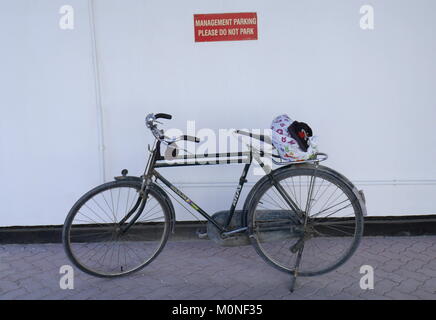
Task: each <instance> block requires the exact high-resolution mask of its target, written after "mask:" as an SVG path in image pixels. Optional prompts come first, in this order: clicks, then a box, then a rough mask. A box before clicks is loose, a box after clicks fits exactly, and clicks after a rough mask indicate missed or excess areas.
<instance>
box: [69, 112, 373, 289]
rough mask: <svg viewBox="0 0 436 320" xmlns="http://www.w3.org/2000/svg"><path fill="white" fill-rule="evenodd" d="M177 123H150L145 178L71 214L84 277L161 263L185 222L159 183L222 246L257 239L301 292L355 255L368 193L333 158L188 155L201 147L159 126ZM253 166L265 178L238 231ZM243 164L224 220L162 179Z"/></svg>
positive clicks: (93, 194) (108, 187)
mask: <svg viewBox="0 0 436 320" xmlns="http://www.w3.org/2000/svg"><path fill="white" fill-rule="evenodd" d="M171 118H172V116H171V115H168V114H164V113H158V114H156V115H154V114H149V115H148V116H147V117H146V126H147V127H148V128H149V129H150V130H151V132H152V134H153V136H154V138H155V139H154V143H153V147H152V148H150V146H149V152H150V155H149V158H148V161H147V165H146V168H145V170H144V173H143V175H142V176H140V177H137V176H129V175H127V174H128V171H127V170H126V169H124V170H123V171H122V175H121V176H117V177H115V180H114V181H111V182H107V183H104V184H102V185H100V186H97V187H96V188H94V189H92V190H90V191H89V192H87V193H86V194H85V195H83V196H82V197H81V198H80V199H79V200H78V201H77V202H76V203H75V204H74V205H73V207H72V208H71V210H70V212H69V213H68V216H67V218H66V220H65V224H64V227H63V234H62V239H63V244H64V248H65V251H66V253H67V256H68V257H69V259H70V260H71V261H72V262H73V264H74V265H75V266H76V267H78V268H79V269H80V270H82V271H84V272H86V273H88V274H91V275H94V276H98V277H118V276H123V275H127V274H130V273H132V272H135V271H137V270H140V269H142V268H144V267H145V266H146V265H148V264H149V263H150V262H151V261H152V260H154V259H155V258H156V257H157V256H158V254H159V253H160V252H161V251H162V249H163V247H164V246H165V244H166V242H167V240H168V237H169V234H170V232H174V230H175V222H176V217H175V210H174V206H173V204H172V202H171V199H170V197H169V196H168V193H167V192H166V191H165V190H164V188H163V187H161V186H160V184H158V181H159V182H160V183H163V185H165V186H166V187H167V188H169V189H170V190H171V191H172V192H174V193H175V195H176V196H178V197H179V198H181V199H182V200H183V201H184V202H185V203H186V204H188V205H189V206H190V207H191V208H193V209H194V210H195V211H197V212H198V213H199V214H200V215H201V216H203V217H204V218H205V219H206V220H207V223H208V225H209V226H210V227H211V228H209V226H208V230H209V232H210V230H211V229H213V230H215V231H216V232H217V233H218V234H219V237H220V238H221V239H231V238H232V237H237V236H241V235H244V236H246V237H248V239H249V240H250V242H251V244H252V245H253V246H254V248H255V250H256V252H257V253H258V254H259V255H260V256H261V257H262V258H263V259H264V260H265V261H266V262H268V263H269V264H271V265H272V266H273V267H275V268H276V269H278V270H280V271H283V272H286V273H288V274H290V276H291V288H290V289H291V291H293V289H294V286H295V279H296V278H297V276H315V275H321V274H324V273H327V272H330V271H332V270H334V269H336V268H338V267H339V266H341V265H342V264H344V263H345V262H346V261H347V260H348V259H349V258H350V257H351V256H352V254H353V253H354V252H355V250H356V249H357V247H358V244H359V241H360V239H361V237H362V234H363V216H364V215H366V206H365V198H364V194H363V192H362V191H359V190H358V189H357V188H356V187H355V186H354V185H353V184H352V183H351V182H350V181H349V180H348V179H347V178H346V177H344V176H343V175H341V174H340V173H338V172H337V171H335V170H333V169H330V168H328V167H326V166H323V165H321V164H320V162H322V161H324V160H326V159H327V155H326V154H324V153H317V154H316V155H315V156H314V157H313V158H311V159H309V160H306V161H301V162H283V161H281V160H280V157H279V156H278V155H276V154H274V152H271V153H269V154H267V153H266V152H265V151H263V150H258V149H257V148H255V147H254V146H253V145H252V144H248V145H247V146H248V147H249V151H246V152H231V153H215V154H201V155H197V154H193V155H190V154H184V155H178V153H177V152H176V147H175V143H176V142H178V141H190V142H195V143H198V142H200V140H199V139H198V138H197V137H191V136H187V135H183V136H180V137H177V138H169V137H167V136H165V135H164V131H163V130H161V129H159V128H158V125H157V124H158V123H160V122H159V121H157V120H158V119H168V120H169V119H171ZM235 133H236V134H239V135H241V136H249V137H250V138H252V139H258V140H259V141H261V142H263V143H266V144H270V145H272V142H271V138H270V137H269V136H266V135H259V134H253V133H250V132H246V131H241V130H236V131H235ZM162 144H164V145H167V148H170V149H169V150H170V154H171V155H172V163H169V161H167V160H166V159H165V157H163V156H162V154H161V146H162ZM171 148H173V149H171ZM268 156H270V157H271V159H272V161H273V162H274V164H276V165H278V166H280V168H278V169H274V170H272V168H271V167H270V166H269V165H268V164H266V163H265V161H264V160H263V159H265V158H266V157H268ZM200 159H202V160H206V161H200ZM211 159H215V160H211ZM276 159H277V160H276ZM253 160H254V161H256V162H257V163H258V164H259V165H260V167H261V168H263V169H264V171H265V175H264V176H263V177H262V178H261V179H260V180H259V181H257V183H256V184H255V185H254V186H253V188H252V189H251V190H250V192H249V193H248V195H247V197H246V199H245V202H244V205H243V209H242V211H240V218H239V221H237V223H236V226H235V223H233V222H232V221H233V220H232V219H233V218H234V216H235V212H236V210H235V209H236V206H237V203H238V201H239V196H240V194H241V190H242V188H243V186H244V184H245V182H247V179H246V178H247V174H248V171H249V168H250V166H251V164H252V162H253ZM180 161H181V162H180ZM234 163H238V164H244V168H243V171H242V174H241V177H240V179H239V184H238V186H237V189H236V192H235V195H234V198H233V200H232V202H231V206H230V210H229V211H228V214H227V216H225V218H224V219H223V218H222V217H221V219H217V218H215V217H214V216H211V215H209V214H208V213H207V212H206V211H204V210H203V209H202V208H201V207H200V206H198V205H197V204H196V203H195V202H194V201H192V200H191V199H190V198H189V197H188V196H187V195H185V194H184V193H183V192H182V191H181V190H179V189H178V188H177V187H176V186H174V185H173V184H172V183H171V182H170V181H169V180H167V179H166V178H165V177H163V176H162V175H161V174H160V173H159V172H158V171H157V169H158V168H165V167H167V168H168V167H173V168H176V167H181V166H197V165H213V164H234ZM303 253H304V254H303Z"/></svg>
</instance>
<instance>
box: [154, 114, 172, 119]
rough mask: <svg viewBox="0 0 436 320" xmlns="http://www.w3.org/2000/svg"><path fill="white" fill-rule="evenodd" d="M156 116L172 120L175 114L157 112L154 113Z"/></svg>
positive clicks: (156, 117)
mask: <svg viewBox="0 0 436 320" xmlns="http://www.w3.org/2000/svg"><path fill="white" fill-rule="evenodd" d="M154 118H155V119H159V118H162V119H168V120H171V119H172V118H173V116H172V115H170V114H168V113H156V114H155V115H154Z"/></svg>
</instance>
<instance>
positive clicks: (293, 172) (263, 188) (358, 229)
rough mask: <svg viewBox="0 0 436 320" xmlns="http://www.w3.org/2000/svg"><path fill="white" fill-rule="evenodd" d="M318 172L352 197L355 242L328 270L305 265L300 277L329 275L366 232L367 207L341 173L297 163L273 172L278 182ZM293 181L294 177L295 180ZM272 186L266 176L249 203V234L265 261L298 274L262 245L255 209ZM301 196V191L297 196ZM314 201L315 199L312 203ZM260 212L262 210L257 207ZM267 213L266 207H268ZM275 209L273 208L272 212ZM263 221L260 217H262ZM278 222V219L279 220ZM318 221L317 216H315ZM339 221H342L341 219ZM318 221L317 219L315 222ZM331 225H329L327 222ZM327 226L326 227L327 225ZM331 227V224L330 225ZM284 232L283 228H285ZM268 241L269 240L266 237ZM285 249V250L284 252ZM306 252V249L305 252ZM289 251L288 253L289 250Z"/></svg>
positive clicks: (351, 253) (247, 218)
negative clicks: (307, 268)
mask: <svg viewBox="0 0 436 320" xmlns="http://www.w3.org/2000/svg"><path fill="white" fill-rule="evenodd" d="M315 173H316V178H317V179H319V178H322V179H326V181H328V182H330V183H332V184H333V185H335V186H337V187H338V188H339V189H340V190H342V191H343V193H344V194H345V195H346V197H347V198H348V200H349V201H350V204H351V205H352V208H353V213H354V217H355V230H354V234H353V238H352V241H351V243H350V245H349V247H348V248H347V251H346V252H344V253H343V254H342V255H341V256H340V258H339V259H338V260H337V261H335V262H334V263H331V264H330V265H329V266H327V267H325V268H324V269H320V270H305V268H304V267H300V268H299V271H298V275H299V276H316V275H321V274H325V273H327V272H330V271H332V270H334V269H336V268H338V267H340V266H341V265H343V264H344V263H345V262H346V261H347V260H348V259H349V258H350V257H351V256H352V255H353V254H354V252H355V251H356V249H357V247H358V245H359V242H360V240H361V237H362V234H363V208H362V206H361V205H362V204H361V202H359V199H358V195H357V194H356V193H355V190H353V188H352V187H351V186H352V185H351V184H350V182H349V181H348V180H347V179H346V178H343V177H341V176H339V175H334V174H332V172H331V171H329V169H328V168H327V167H321V166H320V167H318V168H317V169H315V165H307V164H306V165H302V166H299V165H294V166H292V167H288V168H286V169H285V168H283V169H280V170H277V171H276V172H273V173H272V175H273V176H274V179H276V180H277V181H279V182H280V181H283V180H285V179H288V178H290V177H291V178H292V179H293V178H294V177H302V176H306V177H310V176H313V175H314V174H315ZM292 181H293V180H292ZM271 188H272V182H271V179H267V178H266V179H263V180H261V181H260V185H259V186H258V187H257V188H256V190H255V194H253V196H252V197H251V199H250V201H249V203H248V204H247V216H246V221H247V227H248V231H247V232H248V236H249V238H250V240H251V243H252V245H253V246H254V248H255V250H256V252H257V253H258V254H259V255H260V256H261V257H262V258H263V260H265V261H266V262H267V263H268V264H270V265H272V266H273V267H275V268H276V269H278V270H280V271H282V272H286V273H290V274H294V270H293V268H292V267H290V266H286V265H283V263H280V262H279V261H277V260H279V259H273V258H272V257H271V256H270V255H268V254H267V253H266V252H265V249H264V248H262V243H261V240H259V235H257V234H256V231H255V230H256V226H255V222H256V221H255V220H256V217H255V212H256V208H257V207H258V204H259V201H260V200H261V199H262V197H263V196H264V195H265V194H266V193H267V192H268V190H270V189H271ZM295 196H297V194H296V195H295ZM312 201H313V200H311V202H312ZM257 211H258V212H260V211H261V210H257ZM264 211H265V212H266V210H264ZM271 212H272V211H271ZM280 219H281V220H283V216H281V217H280ZM258 221H260V219H258ZM265 221H268V222H269V221H272V220H271V219H269V220H265ZM277 221H278V220H277ZM314 221H315V219H314ZM338 221H339V220H338ZM314 224H315V222H314ZM326 225H327V224H326ZM326 225H324V228H325V227H326ZM327 226H328V225H327ZM281 232H283V230H281ZM263 241H264V242H266V240H263ZM283 252H285V251H283ZM303 252H304V251H303ZM285 254H287V252H285ZM303 262H304V254H303V260H302V263H303Z"/></svg>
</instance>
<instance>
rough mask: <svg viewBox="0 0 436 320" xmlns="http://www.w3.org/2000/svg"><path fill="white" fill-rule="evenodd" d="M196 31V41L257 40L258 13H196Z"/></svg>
mask: <svg viewBox="0 0 436 320" xmlns="http://www.w3.org/2000/svg"><path fill="white" fill-rule="evenodd" d="M194 32H195V42H204V41H235V40H257V14H256V12H240V13H211V14H194Z"/></svg>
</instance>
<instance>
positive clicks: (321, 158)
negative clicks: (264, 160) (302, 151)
mask: <svg viewBox="0 0 436 320" xmlns="http://www.w3.org/2000/svg"><path fill="white" fill-rule="evenodd" d="M275 157H278V156H275V155H273V157H272V158H271V159H272V162H273V163H274V164H275V165H277V166H287V165H293V164H302V163H319V162H322V161H325V160H327V159H328V157H329V156H328V155H327V154H326V153H323V152H317V153H315V154H314V158H313V159H308V160H303V161H284V160H283V159H282V158H280V157H279V159H280V161H277V160H274V158H275Z"/></svg>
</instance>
